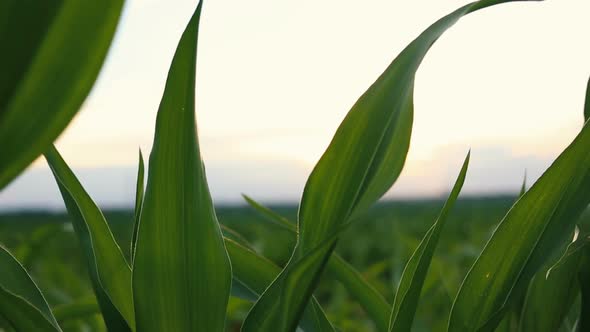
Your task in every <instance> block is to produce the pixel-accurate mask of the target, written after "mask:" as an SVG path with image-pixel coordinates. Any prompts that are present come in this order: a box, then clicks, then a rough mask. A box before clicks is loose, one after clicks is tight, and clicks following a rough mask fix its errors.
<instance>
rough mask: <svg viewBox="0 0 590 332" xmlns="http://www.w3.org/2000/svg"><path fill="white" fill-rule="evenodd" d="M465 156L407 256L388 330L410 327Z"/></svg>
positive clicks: (458, 186)
mask: <svg viewBox="0 0 590 332" xmlns="http://www.w3.org/2000/svg"><path fill="white" fill-rule="evenodd" d="M469 156H470V154H467V157H466V158H465V161H464V162H463V166H462V168H461V172H460V173H459V176H458V178H457V180H456V181H455V186H454V187H453V190H452V191H451V194H450V195H449V198H448V199H447V202H446V203H445V205H444V206H443V208H442V211H441V212H440V215H439V216H438V218H437V220H436V221H435V222H434V224H433V225H432V227H430V229H429V230H428V231H427V232H426V235H424V238H423V239H422V242H420V244H419V245H418V248H416V250H415V251H414V253H413V254H412V257H410V260H409V261H408V263H407V264H406V267H405V269H404V272H403V273H402V277H401V280H400V284H399V287H398V289H397V293H396V295H395V301H394V302H393V310H392V311H391V322H390V325H389V331H410V330H411V329H412V323H413V321H414V316H415V314H416V308H417V307H418V300H420V293H421V292H422V285H423V284H424V280H425V279H426V273H427V272H428V268H429V267H430V261H431V260H432V256H433V255H434V250H435V249H436V245H437V244H438V239H439V237H440V234H441V232H442V229H443V227H444V225H445V223H446V221H447V216H448V214H449V212H450V210H451V209H452V208H453V206H454V205H455V201H456V200H457V197H459V193H460V192H461V188H462V187H463V183H464V182H465V175H466V174H467V167H468V165H469Z"/></svg>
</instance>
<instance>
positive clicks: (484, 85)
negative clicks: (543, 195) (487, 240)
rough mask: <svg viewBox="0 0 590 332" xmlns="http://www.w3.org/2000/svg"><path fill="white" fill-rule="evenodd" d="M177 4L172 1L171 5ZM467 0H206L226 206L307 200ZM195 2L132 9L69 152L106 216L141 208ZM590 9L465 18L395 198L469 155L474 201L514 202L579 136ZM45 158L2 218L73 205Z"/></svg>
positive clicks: (422, 84)
mask: <svg viewBox="0 0 590 332" xmlns="http://www.w3.org/2000/svg"><path fill="white" fill-rule="evenodd" d="M172 3H173V4H172ZM466 3H467V1H465V0H411V1H410V0H363V1H348V0H338V1H336V0H322V1H317V0H299V1H288V0H282V1H281V0H250V1H243V0H209V1H207V2H206V3H205V4H204V6H203V13H202V19H201V28H200V37H199V50H198V66H197V67H198V68H197V102H196V103H197V120H198V126H199V134H200V136H201V145H202V150H203V157H204V160H205V165H206V167H207V172H208V175H209V177H210V182H209V184H210V187H211V190H212V192H213V194H214V198H215V199H216V202H217V203H228V202H229V203H235V202H238V201H239V200H240V198H239V197H240V196H239V195H240V193H242V192H243V193H247V194H250V195H252V196H253V197H255V198H259V199H261V200H263V201H297V200H298V199H299V197H300V195H301V191H302V188H303V185H304V183H305V179H306V178H307V175H308V174H309V172H310V170H311V167H312V166H313V165H314V163H315V162H316V161H317V159H318V158H319V157H320V155H321V153H322V152H323V150H324V149H325V148H326V146H327V144H328V143H329V141H330V138H331V136H332V135H333V133H334V131H335V129H336V128H337V126H338V124H339V123H340V121H341V120H342V118H343V117H344V115H345V114H346V112H347V111H348V110H349V109H350V107H351V106H352V104H353V103H354V102H355V101H356V99H357V98H358V97H359V96H360V95H361V94H362V93H363V92H364V91H365V90H366V88H368V86H369V85H370V84H371V83H372V82H373V81H374V80H375V79H376V78H377V76H378V75H379V74H380V73H381V72H382V71H383V70H384V69H385V68H386V66H387V65H388V64H389V63H390V62H391V60H392V59H393V58H394V57H395V56H396V55H397V54H398V53H399V52H400V51H401V50H402V49H403V47H404V46H405V45H407V44H408V43H409V42H410V41H411V40H412V39H413V38H415V37H416V36H417V35H418V34H419V33H420V32H421V31H422V30H424V29H425V28H426V27H428V25H430V24H431V23H433V22H434V21H435V20H436V19H438V18H440V17H442V16H443V15H445V14H447V13H449V12H451V11H452V10H454V9H456V8H458V7H459V6H461V5H464V4H466ZM196 4H197V1H196V0H176V1H164V0H129V1H127V4H126V7H125V10H124V13H123V16H122V19H121V22H120V26H119V30H118V32H117V34H116V37H115V41H114V43H113V45H112V47H111V50H110V53H109V56H108V58H107V61H106V63H105V66H104V68H103V71H102V73H101V75H100V77H99V79H98V81H97V84H96V85H95V87H94V89H93V91H92V93H91V95H90V96H89V98H88V99H87V101H86V103H85V104H84V105H83V107H82V110H81V111H80V113H79V115H78V116H77V117H76V118H75V119H74V121H73V122H72V123H71V124H70V126H69V127H68V129H67V130H66V131H65V132H64V134H62V136H61V137H60V139H59V140H58V144H57V146H58V149H59V150H60V151H61V152H62V154H63V156H64V158H65V159H66V161H67V162H68V163H69V164H70V165H71V166H72V167H73V168H74V170H75V171H76V173H77V174H79V175H80V177H81V180H82V182H83V184H84V185H85V186H86V187H87V189H88V190H89V191H90V193H91V195H93V196H94V198H95V200H96V201H98V202H99V203H100V204H102V205H108V206H123V205H129V204H130V203H131V202H132V200H133V191H134V182H135V168H136V163H137V150H138V148H139V147H141V149H142V150H143V151H144V154H145V155H146V156H147V155H148V154H149V151H150V148H151V142H152V139H153V131H154V123H155V116H156V111H157V108H158V104H159V101H160V98H161V95H162V91H163V88H164V83H165V78H166V74H167V70H168V66H169V64H170V61H171V58H172V55H173V53H174V50H175V47H176V44H177V42H178V39H179V37H180V35H181V33H182V30H183V29H184V26H185V24H186V22H187V21H188V19H189V17H190V16H191V14H192V12H193V10H194V8H195V7H196ZM588 13H590V1H588V0H547V1H545V2H524V3H510V4H504V5H498V6H495V7H493V8H489V9H486V10H482V11H479V12H477V13H474V14H471V15H469V16H467V17H465V18H463V19H461V20H460V21H459V22H458V23H457V24H456V25H455V26H454V27H452V28H451V29H450V30H449V31H448V32H447V33H446V34H445V35H444V36H443V37H442V38H441V39H440V40H439V41H438V42H437V43H436V44H435V46H434V47H433V48H432V50H431V51H430V53H429V54H428V55H427V57H426V59H425V60H424V62H423V64H422V66H421V68H420V70H419V71H418V74H417V79H416V88H415V121H414V129H413V136H412V143H411V148H410V153H409V156H408V161H407V163H406V167H405V169H404V172H403V173H402V176H401V178H400V180H399V181H398V183H396V185H395V186H394V188H393V190H392V192H391V193H390V194H389V195H390V196H397V197H416V196H437V195H441V194H443V193H445V192H447V191H448V190H449V189H450V188H451V186H452V184H453V182H454V178H455V176H456V174H457V172H458V170H459V167H460V164H461V162H462V161H463V158H464V156H465V154H466V153H467V151H468V149H469V148H471V149H472V164H471V167H470V172H469V173H468V177H467V181H466V184H465V190H464V191H465V192H467V193H505V192H516V191H517V190H518V187H519V186H520V183H521V181H522V177H523V173H524V170H525V169H527V170H528V174H529V178H530V179H531V180H534V179H536V178H537V177H538V176H539V175H540V174H541V173H542V172H543V170H544V169H545V168H546V167H547V166H548V165H550V163H551V161H552V160H553V159H554V158H555V157H556V156H557V155H558V154H559V152H560V151H561V150H562V149H563V148H564V147H565V146H567V144H569V142H570V141H571V140H572V139H573V137H574V136H575V135H576V133H577V132H578V131H579V130H580V128H581V125H582V110H583V102H584V92H585V91H584V90H585V87H586V82H587V79H588V76H589V75H590V43H588V38H589V36H590V20H588ZM62 204H63V203H62V202H61V197H60V196H59V193H58V191H57V188H56V186H55V184H54V183H53V179H52V178H51V175H50V173H49V171H48V168H47V166H46V164H45V162H44V160H42V159H40V160H38V161H37V162H35V164H34V165H33V166H32V167H30V168H29V170H27V171H26V172H25V173H24V174H23V175H22V176H21V177H20V178H19V179H17V180H16V181H15V182H13V184H12V185H11V186H9V187H8V188H7V189H5V190H4V191H3V192H1V193H0V208H19V207H34V206H43V207H47V206H49V207H60V208H61V207H62Z"/></svg>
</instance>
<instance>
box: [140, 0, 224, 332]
mask: <svg viewBox="0 0 590 332" xmlns="http://www.w3.org/2000/svg"><path fill="white" fill-rule="evenodd" d="M201 5H202V2H201V3H199V5H198V7H197V9H196V11H195V13H194V15H193V17H192V18H191V20H190V22H189V23H188V26H187V27H186V30H185V31H184V33H183V34H182V37H181V39H180V42H179V44H178V48H177V50H176V53H175V55H174V58H173V60H172V65H171V67H170V71H169V73H168V79H167V81H166V87H165V90H164V96H163V97H162V101H161V103H160V107H159V110H158V116H157V120H156V133H155V138H154V144H153V147H152V152H151V154H150V159H149V169H148V180H147V188H146V191H145V196H144V202H143V207H142V211H141V216H140V223H139V229H138V235H137V243H136V249H135V259H134V262H133V265H134V267H133V297H134V300H135V305H136V321H137V330H139V331H145V332H149V331H197V330H198V331H223V330H224V325H225V313H226V306H227V302H228V300H229V294H230V289H231V276H232V272H231V266H230V261H229V258H228V255H227V252H226V249H225V245H224V243H223V238H222V235H221V230H220V227H219V224H218V222H217V217H216V215H215V210H214V208H213V202H212V199H211V195H210V193H209V189H208V186H207V180H206V176H205V169H204V166H203V163H202V161H201V156H200V151H199V143H198V139H197V135H196V124H195V71H196V56H197V35H198V26H199V18H200V14H201Z"/></svg>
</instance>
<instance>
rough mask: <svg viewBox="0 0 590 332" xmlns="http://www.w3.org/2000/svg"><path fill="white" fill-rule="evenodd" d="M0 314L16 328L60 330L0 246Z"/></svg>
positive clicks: (44, 303)
mask: <svg viewBox="0 0 590 332" xmlns="http://www.w3.org/2000/svg"><path fill="white" fill-rule="evenodd" d="M0 271H2V273H0V316H3V317H4V318H5V319H7V320H8V321H9V322H10V324H11V325H12V326H13V327H14V328H16V329H17V330H19V331H61V329H60V327H59V325H58V324H57V320H56V319H55V317H54V316H53V313H52V312H51V309H50V308H49V305H48V304H47V301H46V300H45V298H44V297H43V294H42V293H41V291H40V290H39V287H37V285H36V284H35V282H34V281H33V279H31V277H30V276H29V274H28V273H27V271H26V270H25V269H24V267H23V266H22V265H21V264H20V263H19V262H18V261H17V260H16V258H14V256H12V255H11V254H10V252H8V250H6V249H5V248H4V247H2V246H0Z"/></svg>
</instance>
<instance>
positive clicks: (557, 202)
mask: <svg viewBox="0 0 590 332" xmlns="http://www.w3.org/2000/svg"><path fill="white" fill-rule="evenodd" d="M589 146H590V126H589V125H588V124H586V125H585V126H584V128H583V129H582V131H581V132H580V134H579V135H578V136H577V137H576V139H575V140H574V141H573V142H572V143H571V144H570V145H569V146H568V147H567V148H566V149H565V151H563V153H562V154H561V155H560V156H559V157H558V158H557V160H556V161H555V162H554V163H553V164H552V165H551V167H549V169H548V170H547V171H546V172H545V173H544V174H543V175H542V176H541V178H539V180H537V182H536V183H535V184H534V185H533V186H532V187H531V188H530V189H529V191H527V192H526V193H525V194H524V195H523V196H522V197H521V198H520V199H519V200H518V201H517V202H516V203H515V205H514V206H513V207H512V209H511V210H510V211H509V212H508V214H507V215H506V216H505V217H504V219H503V220H502V222H501V223H500V225H499V226H498V228H497V229H496V231H495V232H494V234H493V236H492V238H491V239H490V240H489V242H488V243H487V244H486V246H485V248H484V250H483V252H482V253H481V255H480V256H479V258H478V259H477V261H476V262H475V263H474V265H473V266H472V268H471V270H470V271H469V273H468V274H467V276H466V278H465V280H464V281H463V285H462V286H461V288H460V290H459V294H458V295H457V298H456V299H455V303H454V305H453V309H452V312H451V317H450V321H449V331H476V330H491V329H493V328H494V327H495V326H496V325H497V323H498V322H499V320H500V319H501V318H502V316H503V315H504V312H505V311H506V310H507V308H508V307H509V305H510V302H511V301H513V300H514V299H516V298H518V297H519V296H520V295H522V294H523V293H524V292H525V290H526V287H527V285H528V283H529V281H530V280H531V278H532V277H533V275H534V274H535V273H536V272H537V271H538V270H539V269H540V268H541V267H542V266H543V265H544V264H546V261H547V258H548V257H550V256H551V255H553V254H554V253H555V250H556V249H557V248H559V247H560V246H562V245H564V244H565V243H566V241H567V236H568V234H569V233H570V232H571V231H572V229H573V227H574V223H575V220H576V219H577V217H578V216H579V215H580V214H581V213H582V211H583V210H584V209H585V208H586V206H587V205H588V202H589V200H590V154H589V153H588V147H589Z"/></svg>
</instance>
